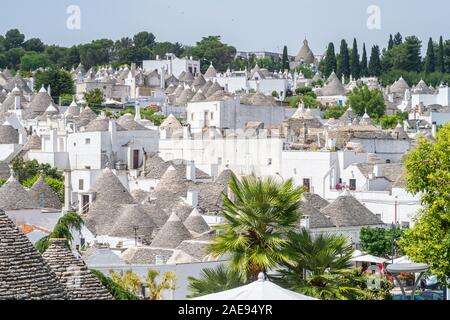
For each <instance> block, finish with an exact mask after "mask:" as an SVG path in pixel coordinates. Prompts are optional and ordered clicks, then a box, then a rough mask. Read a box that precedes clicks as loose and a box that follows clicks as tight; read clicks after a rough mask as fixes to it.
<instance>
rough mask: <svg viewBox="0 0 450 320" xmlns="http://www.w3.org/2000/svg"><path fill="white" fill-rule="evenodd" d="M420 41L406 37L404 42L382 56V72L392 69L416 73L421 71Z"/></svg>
mask: <svg viewBox="0 0 450 320" xmlns="http://www.w3.org/2000/svg"><path fill="white" fill-rule="evenodd" d="M421 46H422V44H421V41H420V40H419V39H418V38H417V37H415V36H411V37H406V38H405V41H404V42H403V43H402V44H400V45H396V46H395V47H394V48H392V49H391V50H389V51H385V52H384V54H383V61H382V64H383V71H384V72H387V71H389V70H392V69H397V70H405V71H416V72H420V71H421V69H422V57H421V53H420V51H421Z"/></svg>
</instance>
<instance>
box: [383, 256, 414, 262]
mask: <svg viewBox="0 0 450 320" xmlns="http://www.w3.org/2000/svg"><path fill="white" fill-rule="evenodd" d="M387 263H392V260H388V261H387ZM394 263H395V264H397V263H413V262H412V261H411V260H409V258H408V256H403V257H400V258H397V259H394Z"/></svg>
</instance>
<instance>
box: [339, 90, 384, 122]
mask: <svg viewBox="0 0 450 320" xmlns="http://www.w3.org/2000/svg"><path fill="white" fill-rule="evenodd" d="M347 105H349V106H352V109H353V111H354V112H355V113H356V114H358V115H359V116H362V115H364V113H365V112H366V111H367V113H368V114H369V115H370V116H371V117H373V118H377V117H381V116H382V115H384V112H385V105H384V97H383V93H382V92H381V90H377V89H375V90H370V89H369V88H368V87H367V86H366V85H364V86H362V87H357V88H355V89H353V91H352V92H350V93H349V95H348V100H347Z"/></svg>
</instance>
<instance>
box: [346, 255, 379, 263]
mask: <svg viewBox="0 0 450 320" xmlns="http://www.w3.org/2000/svg"><path fill="white" fill-rule="evenodd" d="M350 261H352V262H369V263H384V262H386V259H383V258H379V257H375V256H372V255H370V254H365V255H363V256H360V257H355V258H351V259H350Z"/></svg>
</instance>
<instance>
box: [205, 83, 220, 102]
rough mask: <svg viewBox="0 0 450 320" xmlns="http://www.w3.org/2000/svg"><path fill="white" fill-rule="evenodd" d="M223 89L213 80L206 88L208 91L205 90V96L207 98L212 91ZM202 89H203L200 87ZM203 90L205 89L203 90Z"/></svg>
mask: <svg viewBox="0 0 450 320" xmlns="http://www.w3.org/2000/svg"><path fill="white" fill-rule="evenodd" d="M220 90H223V88H222V87H221V86H220V85H219V84H218V83H217V82H214V83H213V84H212V85H211V86H210V87H209V89H208V91H206V93H205V96H206V97H207V98H209V97H211V96H212V95H213V94H214V93H216V92H217V91H220ZM202 91H203V89H202ZM203 92H205V91H203Z"/></svg>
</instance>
